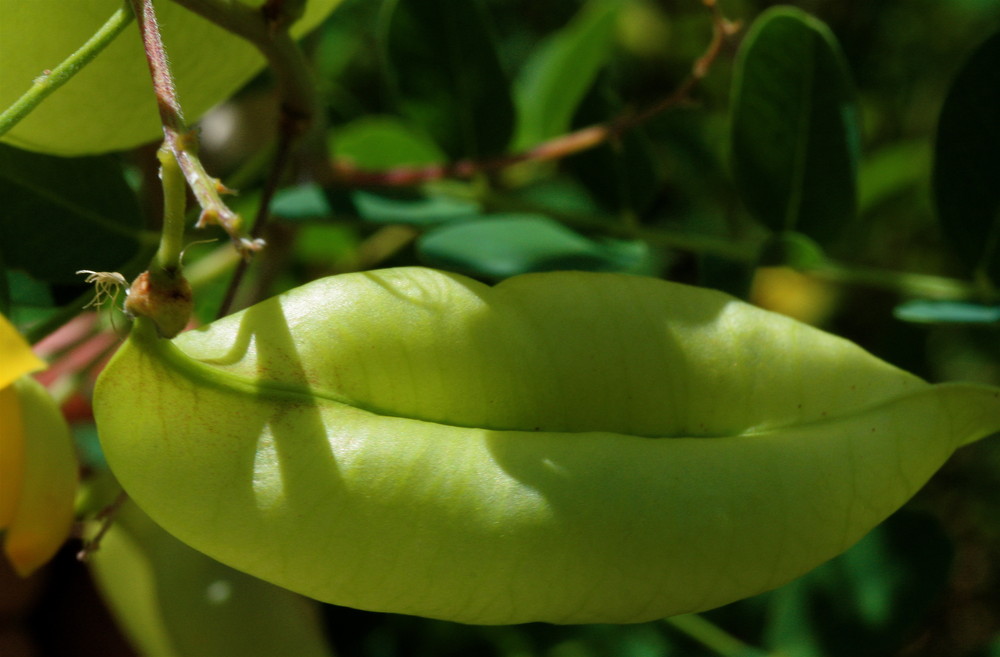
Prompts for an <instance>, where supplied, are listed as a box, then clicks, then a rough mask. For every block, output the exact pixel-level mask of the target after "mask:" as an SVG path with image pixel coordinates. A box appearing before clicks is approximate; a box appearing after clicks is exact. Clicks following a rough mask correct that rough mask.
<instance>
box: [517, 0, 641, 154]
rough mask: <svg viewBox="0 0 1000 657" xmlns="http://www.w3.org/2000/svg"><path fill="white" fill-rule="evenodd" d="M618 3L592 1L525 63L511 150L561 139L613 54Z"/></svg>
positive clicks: (619, 5)
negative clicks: (515, 130) (578, 107)
mask: <svg viewBox="0 0 1000 657" xmlns="http://www.w3.org/2000/svg"><path fill="white" fill-rule="evenodd" d="M621 7H622V4H621V3H619V2H616V1H611V0H591V1H590V2H588V3H587V4H586V5H584V7H583V9H581V10H580V12H579V13H578V14H577V15H576V16H575V17H574V18H573V20H572V22H570V23H569V24H568V25H567V26H566V27H564V28H563V29H561V30H559V31H558V32H556V33H555V34H553V35H552V36H551V37H549V39H548V40H547V41H546V42H545V43H544V44H543V45H542V46H540V47H539V48H538V49H537V50H536V51H535V53H534V55H533V56H532V58H531V59H530V60H529V61H528V62H527V63H526V64H525V67H524V68H523V69H522V71H521V73H520V75H519V77H518V80H517V81H516V83H515V101H516V106H517V115H518V123H517V134H516V136H515V139H514V146H513V150H523V149H525V148H527V147H529V146H533V145H535V144H537V143H538V142H541V141H543V140H545V139H549V138H551V137H555V136H557V135H560V134H562V133H564V132H566V131H567V130H569V127H570V121H571V120H572V119H573V113H574V112H575V111H576V108H577V106H578V105H579V104H580V102H581V101H582V100H583V98H584V96H585V95H586V93H587V90H588V89H589V88H590V87H591V85H593V83H594V80H595V79H596V78H597V73H598V72H599V71H600V70H601V68H603V67H604V66H605V64H606V63H607V60H608V57H609V56H610V54H611V52H612V45H613V44H614V38H615V25H616V19H617V18H618V14H619V10H620V9H621Z"/></svg>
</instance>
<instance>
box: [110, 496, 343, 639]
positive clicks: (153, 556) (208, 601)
mask: <svg viewBox="0 0 1000 657" xmlns="http://www.w3.org/2000/svg"><path fill="white" fill-rule="evenodd" d="M91 567H92V570H93V573H94V575H95V578H96V581H97V584H98V587H99V588H100V590H101V593H102V595H103V597H104V599H105V601H106V602H107V603H108V605H109V606H110V608H111V610H112V612H113V613H114V615H115V616H116V617H117V619H118V620H119V622H120V623H121V626H122V628H123V629H124V630H125V632H126V634H127V635H128V637H129V639H130V640H131V641H132V643H133V645H134V646H135V648H137V649H138V650H139V652H140V653H141V654H142V655H145V656H146V657H204V656H207V655H240V656H241V657H255V656H256V657H273V656H274V655H295V656H296V657H299V656H301V657H330V656H331V655H332V653H331V651H330V650H329V648H328V647H327V644H326V640H325V639H324V637H323V631H322V628H321V625H320V622H319V609H318V608H317V605H315V604H313V603H312V602H311V601H309V600H306V599H304V598H302V597H301V596H298V595H296V594H294V593H292V592H290V591H286V590H284V589H281V588H279V587H277V586H274V585H273V584H268V583H267V582H263V581H261V580H259V579H257V578H255V577H251V576H249V575H246V574H244V573H241V572H239V571H236V570H233V569H232V568H229V567H227V566H224V565H222V564H220V563H218V562H217V561H214V560H212V559H210V558H208V557H206V556H205V555H204V554H201V553H200V552H197V551H195V550H192V549H191V548H189V547H188V546H186V545H184V544H183V543H181V542H180V541H178V540H177V539H176V538H174V537H173V536H171V535H170V534H168V533H167V532H165V531H163V529H161V528H160V527H158V526H157V525H156V524H155V523H154V522H153V521H152V520H150V519H149V517H148V516H146V514H144V513H143V512H142V511H140V510H139V508H138V507H136V506H135V504H134V503H133V502H131V501H129V502H126V503H125V504H124V506H123V507H122V508H121V509H120V511H119V513H118V514H117V515H116V516H115V522H114V524H113V525H112V526H111V529H110V530H109V531H108V533H107V534H106V535H105V536H104V538H103V539H102V540H101V546H100V549H99V550H97V551H96V552H94V553H93V555H92V559H91Z"/></svg>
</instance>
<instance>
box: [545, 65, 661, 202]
mask: <svg viewBox="0 0 1000 657" xmlns="http://www.w3.org/2000/svg"><path fill="white" fill-rule="evenodd" d="M622 109H623V105H622V103H621V101H620V100H619V99H618V98H617V95H616V94H615V93H614V92H612V91H611V89H610V86H609V85H608V84H607V83H606V82H605V81H602V82H600V83H598V84H597V85H596V86H595V87H594V88H592V89H591V90H590V92H589V93H588V94H587V97H586V98H585V99H584V101H583V103H582V104H581V105H580V108H579V110H578V111H577V113H576V117H575V119H574V125H575V126H580V125H593V124H596V123H604V122H606V121H608V120H609V119H611V118H612V117H614V116H615V115H617V114H619V113H621V111H622ZM565 167H566V169H567V170H568V171H570V172H571V173H573V174H575V175H576V177H577V178H579V180H580V182H582V183H583V185H584V187H585V188H586V189H587V191H588V192H590V195H591V196H592V197H593V199H594V200H595V201H596V202H597V203H599V204H600V205H601V206H602V207H604V208H605V209H606V210H608V211H610V212H616V213H618V212H627V213H630V214H633V215H636V216H639V215H641V214H642V213H643V211H644V210H645V209H646V208H647V207H648V206H649V204H650V202H651V201H652V200H653V197H654V196H655V195H656V192H657V191H658V190H659V188H660V182H661V177H662V176H661V171H660V169H661V167H660V162H659V160H658V159H657V158H656V155H655V153H654V150H653V144H652V141H651V140H650V138H649V135H648V134H647V132H646V130H645V129H643V128H642V127H637V128H635V129H632V130H628V131H626V132H625V134H623V135H622V136H621V137H620V138H618V139H615V140H611V141H608V142H606V143H603V144H601V145H600V146H598V147H596V148H591V149H589V150H586V151H583V152H582V153H579V154H577V155H574V156H573V157H571V158H568V159H567V160H566V162H565Z"/></svg>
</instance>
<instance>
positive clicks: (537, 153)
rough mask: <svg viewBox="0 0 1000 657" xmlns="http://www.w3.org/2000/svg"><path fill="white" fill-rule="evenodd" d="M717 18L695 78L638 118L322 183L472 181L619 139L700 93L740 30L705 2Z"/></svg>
mask: <svg viewBox="0 0 1000 657" xmlns="http://www.w3.org/2000/svg"><path fill="white" fill-rule="evenodd" d="M702 1H703V3H704V5H705V6H706V7H707V8H708V10H709V11H710V12H711V14H712V38H711V40H710V41H709V43H708V45H707V46H706V48H705V51H704V52H703V53H702V55H701V56H700V57H699V58H698V59H696V60H695V62H694V64H693V65H692V66H691V72H690V73H689V74H688V76H687V77H686V78H685V79H684V81H683V82H681V83H680V84H679V85H678V86H677V88H675V89H674V90H673V92H672V93H670V95H668V96H667V97H666V98H664V99H663V100H661V101H660V102H658V103H656V104H654V105H652V106H651V107H648V108H646V109H645V110H643V111H641V112H637V113H626V114H623V115H622V116H619V117H618V118H616V119H613V120H611V121H609V122H607V123H602V124H598V125H593V126H588V127H586V128H581V129H580V130H576V131H574V132H571V133H568V134H565V135H560V136H558V137H555V138H553V139H550V140H548V141H545V142H542V143H541V144H538V145H537V146H534V147H532V148H530V149H528V150H526V151H522V152H520V153H511V154H508V155H503V156H500V157H496V158H491V159H487V160H472V159H466V160H458V161H457V162H450V163H448V164H437V165H431V166H423V167H394V168H392V169H387V170H372V169H363V168H359V167H355V166H354V165H353V164H351V163H349V162H344V161H332V162H329V163H328V164H327V167H326V170H325V171H324V172H323V174H324V176H325V177H324V178H323V179H321V180H320V181H319V182H320V183H326V184H335V185H339V186H343V187H413V186H416V185H420V184H423V183H426V182H430V181H434V180H442V179H445V178H462V179H468V178H472V177H474V176H477V175H479V174H481V173H489V172H494V171H499V170H502V169H506V168H508V167H511V166H514V165H515V164H520V163H521V162H529V161H530V162H549V161H554V160H560V159H562V158H565V157H568V156H570V155H574V154H576V153H580V152H582V151H585V150H588V149H591V148H594V147H596V146H600V145H601V144H603V143H605V142H608V141H611V140H614V139H617V138H619V137H621V136H622V135H623V134H624V133H626V132H628V131H629V130H633V129H635V128H636V127H638V126H639V125H641V124H643V123H645V122H646V121H648V120H649V119H651V118H653V117H654V116H657V115H658V114H661V113H663V112H664V111H666V110H668V109H670V108H672V107H676V106H678V105H680V104H681V103H683V102H684V101H686V100H687V99H688V98H689V97H690V95H691V92H692V91H693V90H694V88H695V87H696V86H697V85H698V83H700V82H701V80H702V79H704V78H705V76H706V75H708V73H709V71H710V70H711V68H712V65H713V64H714V63H715V61H716V60H717V59H718V57H719V55H720V53H721V52H722V47H723V45H725V43H726V40H727V39H728V38H729V37H731V36H732V35H733V34H735V33H736V32H737V31H738V29H739V24H738V23H735V22H732V21H730V20H729V19H727V18H726V17H725V16H724V15H723V14H722V12H721V10H720V9H719V7H718V5H717V4H716V2H715V0H702Z"/></svg>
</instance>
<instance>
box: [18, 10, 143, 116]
mask: <svg viewBox="0 0 1000 657" xmlns="http://www.w3.org/2000/svg"><path fill="white" fill-rule="evenodd" d="M133 18H134V15H133V14H132V12H131V11H129V9H128V8H127V7H121V8H119V9H118V10H117V11H115V13H114V14H112V15H111V18H109V19H108V20H107V21H106V22H105V23H104V25H102V26H101V28H100V29H99V30H97V32H95V33H94V35H93V36H92V37H90V39H88V40H87V42H86V43H84V44H83V45H82V46H80V48H79V49H77V51H76V52H74V53H73V54H72V55H70V56H69V57H67V58H66V59H65V60H63V61H62V62H60V63H59V65H58V66H56V67H55V68H54V69H52V70H51V71H47V72H45V73H43V74H42V75H40V76H38V77H37V78H35V81H34V83H33V84H32V85H31V88H30V89H28V91H26V92H25V93H24V95H23V96H21V97H20V98H18V99H17V100H16V101H14V104H13V105H11V106H10V107H8V108H7V109H5V110H4V111H3V113H2V114H0V135H3V134H4V133H6V132H7V131H8V130H10V129H11V128H13V127H14V126H15V125H17V123H18V121H20V120H21V119H23V118H24V117H25V116H27V115H28V113H29V112H31V110H33V109H35V107H37V106H38V104H39V103H41V102H42V101H43V100H45V98H46V97H48V95H49V94H51V93H52V92H53V91H55V90H56V89H58V88H59V87H61V86H62V85H64V84H65V83H66V82H68V81H69V79H70V78H72V77H73V76H74V75H76V73H77V72H78V71H79V70H80V69H82V68H83V67H84V66H85V65H87V64H88V63H90V61H91V60H92V59H94V57H96V56H97V55H98V54H99V53H100V52H101V51H102V50H104V48H105V47H107V45H108V44H109V43H111V42H112V41H113V40H114V38H115V37H116V36H118V35H119V34H121V31H122V30H124V29H125V27H126V26H127V25H128V24H129V23H131V22H132V19H133Z"/></svg>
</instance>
